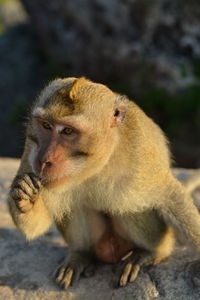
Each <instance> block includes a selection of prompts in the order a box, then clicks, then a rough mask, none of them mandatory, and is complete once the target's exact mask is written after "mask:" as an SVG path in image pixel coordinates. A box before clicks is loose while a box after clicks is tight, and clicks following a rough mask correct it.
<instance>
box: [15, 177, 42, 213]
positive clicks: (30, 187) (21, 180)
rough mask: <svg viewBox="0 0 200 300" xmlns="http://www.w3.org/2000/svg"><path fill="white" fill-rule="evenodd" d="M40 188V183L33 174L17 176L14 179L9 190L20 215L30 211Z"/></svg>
mask: <svg viewBox="0 0 200 300" xmlns="http://www.w3.org/2000/svg"><path fill="white" fill-rule="evenodd" d="M40 187H41V182H40V180H39V178H38V177H37V176H36V175H34V174H33V173H28V174H23V175H22V176H20V175H19V176H17V177H16V178H15V180H14V182H13V184H12V186H11V189H10V196H11V197H12V199H13V200H14V201H15V204H16V206H17V208H18V209H19V210H20V211H21V212H22V213H26V212H28V211H29V210H31V208H32V207H33V205H34V202H35V200H36V199H37V196H38V192H39V189H40Z"/></svg>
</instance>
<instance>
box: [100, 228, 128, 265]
mask: <svg viewBox="0 0 200 300" xmlns="http://www.w3.org/2000/svg"><path fill="white" fill-rule="evenodd" d="M131 249H132V247H131V245H130V243H128V242H127V241H126V240H124V239H123V238H121V237H119V236H117V235H115V234H113V233H106V234H105V235H104V236H103V237H102V238H101V240H100V241H99V242H98V243H97V244H96V246H95V251H96V255H97V257H98V258H99V259H100V260H101V261H103V262H106V263H116V262H118V261H120V260H121V258H122V257H123V256H125V255H126V254H127V253H128V252H129V251H130V250H131Z"/></svg>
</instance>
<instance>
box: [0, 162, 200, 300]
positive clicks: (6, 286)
mask: <svg viewBox="0 0 200 300" xmlns="http://www.w3.org/2000/svg"><path fill="white" fill-rule="evenodd" d="M18 165H19V160H14V159H0V170H1V172H0V298H1V299H6V300H7V299H9V300H12V299H20V300H21V299H27V300H32V299H33V300H37V299H38V300H39V299H43V300H45V299H48V300H49V299H67V300H68V299H70V300H72V299H80V300H82V299H87V300H93V299H95V300H100V299H101V300H102V299H104V300H111V299H112V300H122V299H127V300H132V299H135V300H151V299H157V300H199V296H200V271H199V270H200V261H198V255H197V254H195V253H194V252H192V251H191V249H190V248H189V247H188V246H187V247H186V246H184V245H181V244H180V243H178V244H177V247H176V249H175V252H174V254H173V255H172V256H171V257H170V258H169V259H168V260H166V261H164V262H162V263H161V264H159V265H157V266H153V267H148V268H145V269H143V270H142V271H141V272H140V274H139V276H138V278H137V279H136V281H135V282H134V283H132V284H128V286H127V287H125V288H120V289H113V288H112V270H111V269H112V266H110V265H102V266H100V267H99V268H98V269H97V270H96V274H95V276H94V277H92V278H82V279H81V280H80V282H79V283H78V284H77V286H75V287H73V288H70V289H69V290H68V291H61V290H59V289H58V288H57V286H56V285H55V284H54V282H53V280H52V275H53V273H54V271H55V269H56V268H57V266H58V265H59V263H60V262H61V260H62V258H63V257H64V256H65V254H66V252H67V249H66V247H65V245H64V242H63V240H62V238H61V237H60V235H59V234H58V232H57V231H56V230H55V228H51V229H50V230H49V232H48V233H47V234H45V235H44V236H43V237H41V238H39V239H37V240H36V241H33V242H31V243H27V242H26V241H25V238H24V237H23V236H22V235H21V234H20V233H19V231H18V230H17V229H16V228H15V226H14V224H13V222H12V220H11V217H10V216H9V213H8V211H7V205H6V195H7V191H8V185H9V184H10V183H11V180H12V178H13V176H14V175H15V173H16V170H17V167H18ZM174 172H175V174H176V176H177V177H178V178H180V179H181V180H182V179H183V178H185V177H187V176H190V175H191V174H194V173H195V172H197V171H193V170H184V169H179V170H175V171H174ZM194 197H195V200H196V203H197V205H199V203H200V192H199V191H198V190H197V191H196V192H195V193H194Z"/></svg>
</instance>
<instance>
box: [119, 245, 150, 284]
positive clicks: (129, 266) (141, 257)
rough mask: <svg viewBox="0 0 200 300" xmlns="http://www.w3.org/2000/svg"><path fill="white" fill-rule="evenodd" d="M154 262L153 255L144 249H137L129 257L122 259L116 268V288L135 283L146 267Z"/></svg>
mask: <svg viewBox="0 0 200 300" xmlns="http://www.w3.org/2000/svg"><path fill="white" fill-rule="evenodd" d="M152 262H153V258H152V255H151V254H150V253H149V252H147V251H145V250H142V249H135V250H133V251H131V252H130V255H128V257H124V258H122V260H121V261H120V262H119V263H117V264H116V265H115V267H114V287H116V288H117V287H124V286H126V285H127V283H128V282H133V281H134V280H135V279H136V278H137V276H138V273H139V271H140V268H141V267H142V266H144V265H148V264H151V263H152Z"/></svg>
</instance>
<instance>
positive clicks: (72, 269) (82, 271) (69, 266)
mask: <svg viewBox="0 0 200 300" xmlns="http://www.w3.org/2000/svg"><path fill="white" fill-rule="evenodd" d="M95 268H96V265H95V262H94V261H91V259H88V258H87V257H85V256H80V254H79V255H73V257H72V256H71V257H70V259H68V258H66V259H65V260H64V262H63V263H62V264H61V265H60V266H59V268H58V269H57V271H56V273H55V276H54V277H55V282H56V283H57V284H58V285H59V287H60V288H62V289H64V290H67V289H68V288H69V286H72V285H74V284H76V283H77V281H78V280H79V279H80V276H82V275H83V276H84V277H91V276H93V275H94V273H95Z"/></svg>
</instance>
